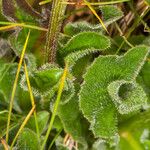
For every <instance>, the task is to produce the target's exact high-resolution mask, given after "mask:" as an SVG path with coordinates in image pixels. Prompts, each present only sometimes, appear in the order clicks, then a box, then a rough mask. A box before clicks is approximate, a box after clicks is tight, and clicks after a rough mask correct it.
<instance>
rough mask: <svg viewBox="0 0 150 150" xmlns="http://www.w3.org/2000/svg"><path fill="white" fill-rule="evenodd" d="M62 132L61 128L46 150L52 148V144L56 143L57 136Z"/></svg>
mask: <svg viewBox="0 0 150 150" xmlns="http://www.w3.org/2000/svg"><path fill="white" fill-rule="evenodd" d="M62 130H63V128H61V129H60V130H59V131H58V133H57V134H56V135H55V137H54V139H53V140H52V142H51V144H50V146H49V148H48V150H50V149H51V148H52V146H53V144H54V142H55V141H56V139H57V138H58V136H59V135H60V133H61V132H62Z"/></svg>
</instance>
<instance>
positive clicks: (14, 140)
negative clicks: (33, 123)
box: [10, 106, 35, 150]
mask: <svg viewBox="0 0 150 150" xmlns="http://www.w3.org/2000/svg"><path fill="white" fill-rule="evenodd" d="M34 110H35V106H33V107H32V109H31V110H30V112H29V113H28V115H27V116H26V118H25V119H24V121H23V123H22V124H21V126H20V128H19V130H18V132H17V134H16V136H15V137H14V139H13V142H12V144H11V146H10V150H12V148H13V146H14V144H15V142H16V140H17V138H18V136H19V134H20V133H21V131H22V130H23V128H24V127H25V125H26V124H27V122H28V120H29V119H30V117H31V115H32V114H33V112H34Z"/></svg>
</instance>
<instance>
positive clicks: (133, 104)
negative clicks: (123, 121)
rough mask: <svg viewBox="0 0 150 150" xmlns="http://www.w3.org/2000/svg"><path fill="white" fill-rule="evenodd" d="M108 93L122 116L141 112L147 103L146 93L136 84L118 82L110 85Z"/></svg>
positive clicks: (123, 81)
mask: <svg viewBox="0 0 150 150" xmlns="http://www.w3.org/2000/svg"><path fill="white" fill-rule="evenodd" d="M108 93H109V95H110V96H111V99H112V101H113V102H114V104H115V105H116V107H117V108H118V111H119V113H120V114H128V113H130V112H132V111H136V110H139V109H140V108H141V105H144V104H146V103H147V96H146V93H145V92H144V91H143V88H142V87H141V86H139V85H138V84H137V83H135V82H133V81H132V82H129V81H125V80H116V81H113V82H111V83H110V84H109V85H108Z"/></svg>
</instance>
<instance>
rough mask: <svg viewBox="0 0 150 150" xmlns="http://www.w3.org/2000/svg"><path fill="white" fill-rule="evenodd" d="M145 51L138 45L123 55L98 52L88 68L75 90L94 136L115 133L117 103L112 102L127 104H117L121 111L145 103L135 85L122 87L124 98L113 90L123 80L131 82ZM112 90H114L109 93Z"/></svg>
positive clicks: (144, 56)
mask: <svg viewBox="0 0 150 150" xmlns="http://www.w3.org/2000/svg"><path fill="white" fill-rule="evenodd" d="M148 53H149V50H148V48H147V47H145V46H138V47H135V48H132V49H131V50H129V52H127V53H126V54H125V55H124V56H111V55H110V56H100V57H98V58H97V59H96V60H95V61H94V63H93V65H91V67H90V68H89V69H88V71H87V73H86V75H85V77H84V84H83V85H82V88H81V91H80V94H79V99H80V101H79V102H80V108H81V110H82V112H83V114H84V116H85V117H86V118H87V119H88V120H89V122H90V123H91V127H90V128H91V130H92V131H93V133H94V134H95V136H96V137H103V138H111V137H113V136H115V134H116V133H117V127H116V126H117V112H118V106H116V102H117V103H120V104H121V105H122V106H130V107H129V108H127V107H125V108H126V109H124V110H123V109H121V108H122V107H121V108H120V109H121V110H120V109H119V111H120V112H121V113H129V112H132V111H136V110H137V108H139V107H140V105H141V107H142V105H143V104H144V103H145V101H146V95H145V93H144V92H143V89H142V88H141V87H139V85H138V86H137V85H136V86H134V88H135V89H134V90H133V93H132V92H131V93H130V92H129V91H128V90H129V89H126V92H127V93H128V95H126V96H127V98H126V96H125V98H124V99H125V102H124V101H123V100H121V98H120V97H124V95H122V94H121V95H119V93H118V92H117V91H118V88H121V85H122V84H123V83H133V82H135V79H136V77H137V75H138V74H139V71H140V69H141V68H142V66H143V64H144V62H145V60H146V57H147V55H148ZM115 81H116V82H115ZM122 81H123V83H122ZM119 84H120V86H119ZM131 85H132V84H131ZM133 85H134V84H133ZM112 88H113V89H112ZM108 89H109V92H108ZM112 91H113V92H115V93H113V94H112ZM139 91H140V92H141V94H142V96H140V98H142V100H140V102H139V101H138V100H139V98H138V96H139V94H138V92H139ZM135 93H136V94H135ZM123 94H124V93H123ZM118 95H119V96H118ZM132 96H133V97H132ZM112 98H113V99H112ZM116 98H119V100H118V99H117V100H116ZM134 98H136V99H137V100H134V101H133V102H132V101H131V100H133V99H134ZM114 99H115V100H114ZM126 99H127V101H126ZM121 105H120V106H121Z"/></svg>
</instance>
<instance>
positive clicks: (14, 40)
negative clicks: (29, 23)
mask: <svg viewBox="0 0 150 150" xmlns="http://www.w3.org/2000/svg"><path fill="white" fill-rule="evenodd" d="M28 31H29V30H28V29H25V28H24V29H21V30H18V31H16V32H15V33H13V34H11V35H10V36H9V39H8V40H9V42H10V44H11V47H12V49H13V50H14V52H15V54H16V55H17V56H20V54H21V50H22V49H23V45H24V41H25V37H26V36H27V34H28ZM30 34H31V35H32V36H31V37H30V39H29V42H28V49H27V51H26V52H27V53H29V52H32V51H33V50H32V48H33V47H34V46H35V44H36V42H37V40H38V38H39V36H40V31H37V30H31V33H30Z"/></svg>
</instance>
